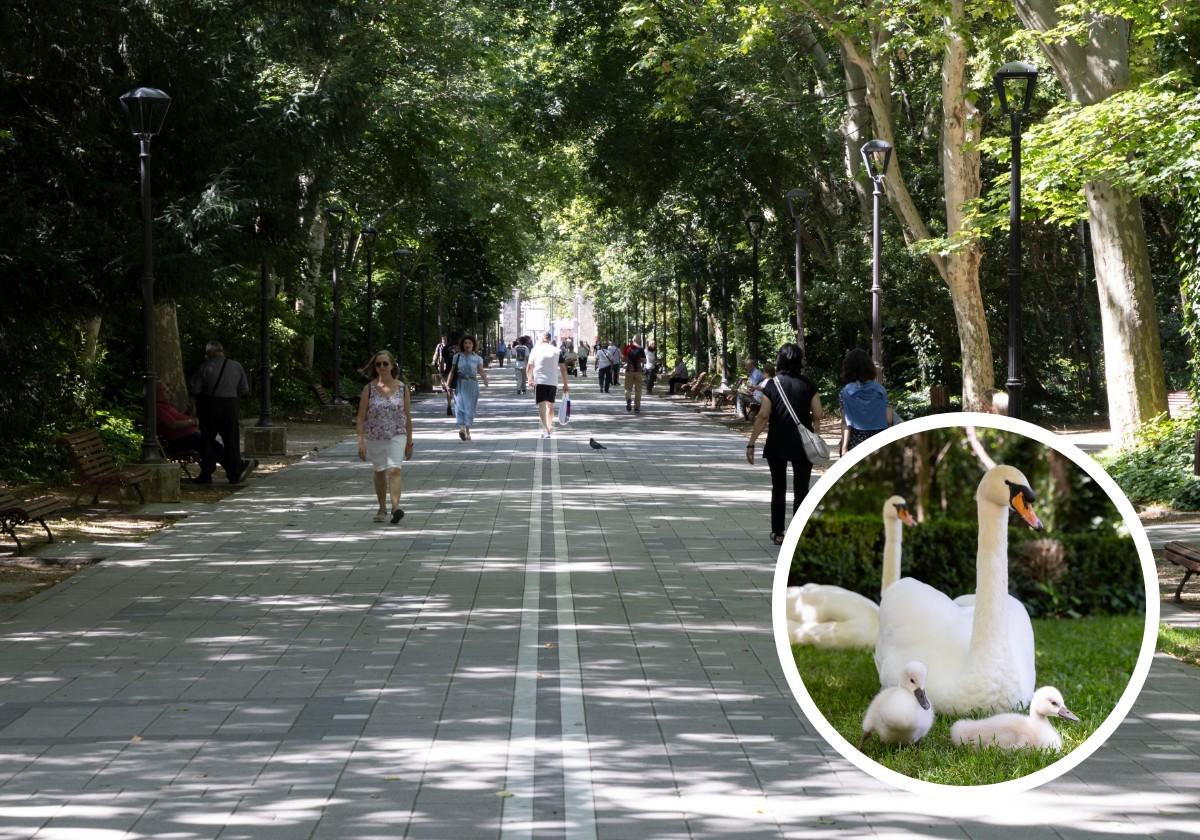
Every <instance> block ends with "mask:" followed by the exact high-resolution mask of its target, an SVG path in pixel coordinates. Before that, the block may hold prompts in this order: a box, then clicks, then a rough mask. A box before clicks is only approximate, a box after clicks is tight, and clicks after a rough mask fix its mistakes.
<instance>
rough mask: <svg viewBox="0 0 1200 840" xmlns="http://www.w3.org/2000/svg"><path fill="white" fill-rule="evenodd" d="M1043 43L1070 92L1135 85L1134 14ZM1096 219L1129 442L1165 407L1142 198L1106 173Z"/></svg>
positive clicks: (1055, 18)
mask: <svg viewBox="0 0 1200 840" xmlns="http://www.w3.org/2000/svg"><path fill="white" fill-rule="evenodd" d="M1016 6H1017V15H1018V16H1019V17H1020V18H1021V21H1022V23H1024V24H1025V26H1026V27H1027V28H1029V29H1031V30H1033V31H1035V32H1040V33H1049V32H1051V30H1054V29H1055V28H1056V27H1057V26H1058V25H1059V23H1060V18H1059V14H1058V5H1057V3H1056V2H1055V0H1017V4H1016ZM1041 47H1042V50H1043V52H1045V54H1046V57H1047V58H1048V59H1049V61H1050V63H1051V64H1052V65H1053V67H1054V72H1055V74H1056V75H1057V76H1058V79H1059V81H1060V82H1061V83H1062V86H1063V89H1064V90H1065V91H1066V92H1067V96H1069V97H1070V98H1071V100H1072V101H1073V102H1077V103H1079V104H1080V105H1094V104H1095V103H1097V102H1102V101H1104V100H1105V99H1107V98H1108V97H1110V96H1112V95H1113V94H1114V93H1117V92H1118V91H1121V90H1124V89H1125V88H1127V87H1128V86H1129V22H1128V21H1126V20H1123V19H1121V18H1117V17H1112V16H1109V15H1094V16H1093V17H1092V19H1091V21H1090V25H1089V28H1088V36H1087V40H1086V42H1083V41H1075V40H1070V39H1068V40H1063V39H1061V38H1060V37H1059V36H1057V35H1054V34H1051V35H1048V36H1047V37H1045V38H1043V39H1042V40H1041ZM1084 196H1085V198H1086V199H1087V207H1088V218H1089V221H1090V222H1091V239H1092V259H1093V261H1094V263H1095V270H1096V290H1097V292H1098V294H1099V298H1100V323H1101V329H1102V333H1103V336H1104V378H1105V381H1106V384H1107V387H1108V421H1109V425H1110V426H1111V427H1112V430H1113V432H1114V433H1115V434H1116V435H1117V439H1118V441H1119V442H1121V443H1126V442H1128V441H1129V440H1130V439H1131V438H1132V437H1133V433H1134V431H1136V430H1137V427H1138V426H1139V425H1140V424H1142V423H1144V422H1145V421H1147V420H1149V419H1150V418H1151V417H1153V416H1155V415H1156V414H1161V413H1162V412H1164V411H1166V410H1167V383H1166V373H1165V372H1164V370H1163V361H1162V346H1161V344H1160V341H1159V333H1158V316H1157V313H1156V311H1155V307H1154V289H1153V285H1152V283H1151V278H1150V257H1149V254H1148V252H1147V250H1146V231H1145V228H1144V226H1143V223H1142V210H1141V203H1140V202H1139V201H1138V199H1137V197H1136V196H1135V195H1134V194H1133V193H1132V192H1130V191H1128V190H1124V189H1114V188H1113V187H1112V185H1110V184H1107V183H1105V182H1103V181H1095V182H1092V183H1089V184H1085V185H1084Z"/></svg>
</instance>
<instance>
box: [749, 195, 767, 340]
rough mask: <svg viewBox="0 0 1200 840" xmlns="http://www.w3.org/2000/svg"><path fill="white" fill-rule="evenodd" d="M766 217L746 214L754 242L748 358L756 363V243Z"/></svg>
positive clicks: (759, 320) (759, 315)
mask: <svg viewBox="0 0 1200 840" xmlns="http://www.w3.org/2000/svg"><path fill="white" fill-rule="evenodd" d="M766 221H767V220H766V218H765V217H764V216H763V214H762V213H751V214H749V215H748V216H746V231H747V232H748V233H749V234H750V241H751V242H752V243H754V256H753V257H752V258H751V259H752V260H753V262H754V273H753V274H752V275H751V277H752V281H751V282H752V285H751V287H750V298H751V299H750V312H751V316H750V318H751V326H750V341H749V344H750V351H749V353H750V358H752V359H754V361H755V362H756V363H757V362H758V361H759V356H758V353H759V349H760V348H759V343H760V340H759V339H760V336H759V332H760V331H761V330H762V313H761V310H760V308H759V300H758V243H759V240H761V239H762V229H763V225H764V224H766Z"/></svg>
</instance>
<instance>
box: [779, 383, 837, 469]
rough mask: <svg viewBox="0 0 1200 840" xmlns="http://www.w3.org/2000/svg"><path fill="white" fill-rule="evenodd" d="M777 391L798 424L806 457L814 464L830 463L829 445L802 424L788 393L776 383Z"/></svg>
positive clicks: (784, 405) (794, 421)
mask: <svg viewBox="0 0 1200 840" xmlns="http://www.w3.org/2000/svg"><path fill="white" fill-rule="evenodd" d="M775 390H776V391H778V392H779V396H780V397H781V398H782V399H783V407H784V408H786V409H787V413H788V414H790V415H792V422H793V423H795V424H796V428H797V429H798V430H799V432H800V443H801V444H802V445H803V446H804V456H805V457H806V458H808V460H809V462H810V463H813V464H827V463H829V461H830V455H829V444H827V443H825V441H824V440H822V439H821V436H820V435H818V434H817V433H816V432H814V431H811V430H810V429H809V428H808V426H805V425H804V424H803V423H801V422H800V418H799V417H797V416H796V410H795V409H794V408H792V401H791V400H789V399H788V395H787V392H786V391H784V390H783V386H782V385H780V384H779V383H778V382H776V383H775Z"/></svg>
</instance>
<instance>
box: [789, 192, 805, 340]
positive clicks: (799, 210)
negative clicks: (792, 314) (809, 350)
mask: <svg viewBox="0 0 1200 840" xmlns="http://www.w3.org/2000/svg"><path fill="white" fill-rule="evenodd" d="M786 198H787V206H788V215H790V216H791V217H792V221H793V222H794V223H795V231H794V233H795V236H796V344H797V345H799V347H800V349H801V350H803V349H804V243H803V242H802V241H801V239H800V218H801V216H803V215H804V211H805V210H807V209H808V201H809V192H808V190H803V189H794V190H788V191H787V196H786Z"/></svg>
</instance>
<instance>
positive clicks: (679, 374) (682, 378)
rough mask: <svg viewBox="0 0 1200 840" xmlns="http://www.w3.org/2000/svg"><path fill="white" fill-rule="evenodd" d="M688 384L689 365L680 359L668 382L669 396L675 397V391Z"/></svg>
mask: <svg viewBox="0 0 1200 840" xmlns="http://www.w3.org/2000/svg"><path fill="white" fill-rule="evenodd" d="M687 383H688V369H687V363H686V362H685V361H684V360H683V359H680V360H679V362H678V363H677V364H676V365H675V369H674V370H672V371H671V378H670V379H668V380H667V394H668V395H674V393H675V391H676V390H677V389H678V388H679V387H680V386H681V385H686V384H687Z"/></svg>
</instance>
